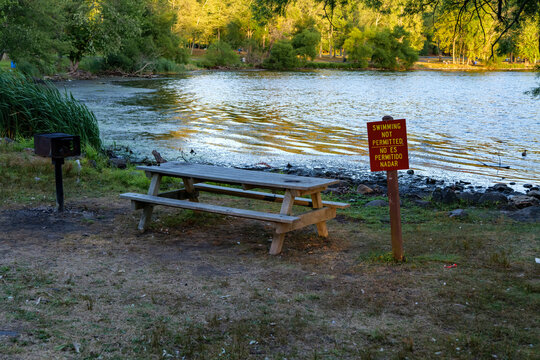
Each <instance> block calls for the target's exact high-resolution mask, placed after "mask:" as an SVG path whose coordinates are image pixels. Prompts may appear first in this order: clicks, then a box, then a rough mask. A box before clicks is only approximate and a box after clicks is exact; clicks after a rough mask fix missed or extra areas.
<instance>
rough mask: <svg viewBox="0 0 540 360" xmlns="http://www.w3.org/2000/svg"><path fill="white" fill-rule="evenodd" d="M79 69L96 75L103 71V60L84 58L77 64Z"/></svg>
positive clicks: (92, 57) (95, 57)
mask: <svg viewBox="0 0 540 360" xmlns="http://www.w3.org/2000/svg"><path fill="white" fill-rule="evenodd" d="M79 69H81V70H84V71H89V72H91V73H93V74H95V73H98V72H100V71H101V70H103V58H100V57H97V56H88V57H84V58H82V60H81V62H80V63H79Z"/></svg>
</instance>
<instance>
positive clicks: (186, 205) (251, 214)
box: [120, 193, 299, 224]
mask: <svg viewBox="0 0 540 360" xmlns="http://www.w3.org/2000/svg"><path fill="white" fill-rule="evenodd" d="M120 197H121V198H122V199H129V200H132V201H137V202H141V203H146V204H150V205H165V206H172V207H178V208H182V209H189V210H199V211H206V212H212V213H216V214H222V215H230V216H238V217H243V218H248V219H256V220H262V221H268V222H274V223H289V224H290V223H293V222H294V221H296V220H298V219H299V217H297V216H288V215H283V214H272V213H265V212H261V211H253V210H244V209H237V208H230V207H225V206H218V205H211V204H203V203H195V202H190V201H186V200H174V199H167V198H163V197H159V196H150V195H143V194H136V193H125V194H121V195H120Z"/></svg>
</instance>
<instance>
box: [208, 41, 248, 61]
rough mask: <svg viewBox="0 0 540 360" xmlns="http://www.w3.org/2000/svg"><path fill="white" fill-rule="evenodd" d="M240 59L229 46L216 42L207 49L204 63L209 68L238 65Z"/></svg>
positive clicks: (222, 42)
mask: <svg viewBox="0 0 540 360" xmlns="http://www.w3.org/2000/svg"><path fill="white" fill-rule="evenodd" d="M239 62H240V59H239V58H238V55H237V54H236V52H235V51H234V50H233V49H232V48H231V46H230V45H229V44H227V43H226V42H224V41H217V42H215V43H213V44H212V45H210V46H209V47H208V51H207V52H206V55H205V63H206V65H207V66H209V67H215V66H231V65H238V63H239Z"/></svg>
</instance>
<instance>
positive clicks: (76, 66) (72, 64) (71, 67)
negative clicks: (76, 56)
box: [69, 60, 79, 73]
mask: <svg viewBox="0 0 540 360" xmlns="http://www.w3.org/2000/svg"><path fill="white" fill-rule="evenodd" d="M69 62H70V65H69V72H71V73H74V72H76V71H77V70H78V69H79V60H76V61H74V60H69Z"/></svg>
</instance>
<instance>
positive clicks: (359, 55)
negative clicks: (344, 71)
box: [343, 28, 373, 68]
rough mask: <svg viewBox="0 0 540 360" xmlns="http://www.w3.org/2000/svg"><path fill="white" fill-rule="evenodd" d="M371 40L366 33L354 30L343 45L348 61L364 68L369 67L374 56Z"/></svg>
mask: <svg viewBox="0 0 540 360" xmlns="http://www.w3.org/2000/svg"><path fill="white" fill-rule="evenodd" d="M369 40H370V37H369V36H368V34H366V32H364V31H360V30H359V29H358V28H354V29H353V30H352V31H351V33H350V35H349V37H348V38H347V40H345V44H344V45H343V47H344V48H345V51H346V52H347V56H348V59H349V60H350V61H352V62H354V63H356V64H358V66H359V67H362V68H365V67H367V65H368V61H369V59H371V56H372V55H373V49H372V47H371V44H369Z"/></svg>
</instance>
